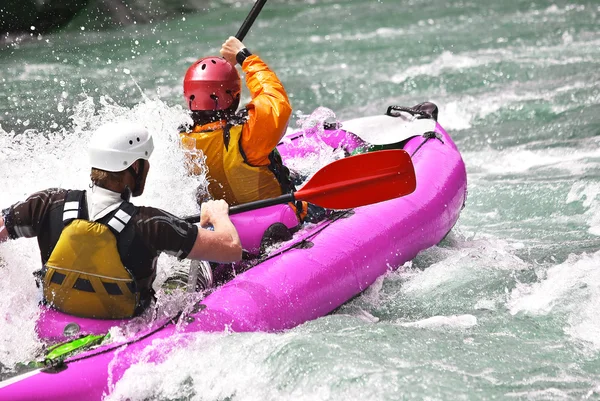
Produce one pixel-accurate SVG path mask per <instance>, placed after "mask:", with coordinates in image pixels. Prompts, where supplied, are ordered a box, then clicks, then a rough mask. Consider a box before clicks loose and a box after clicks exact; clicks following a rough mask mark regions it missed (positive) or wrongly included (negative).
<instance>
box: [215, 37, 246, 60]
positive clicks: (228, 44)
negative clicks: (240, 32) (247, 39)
mask: <svg viewBox="0 0 600 401" xmlns="http://www.w3.org/2000/svg"><path fill="white" fill-rule="evenodd" d="M245 47H246V46H244V44H243V43H242V42H240V41H239V40H238V39H237V38H236V37H234V36H230V37H229V39H227V40H226V41H225V43H223V46H221V56H223V58H224V59H225V60H227V61H228V62H229V64H231V65H236V64H237V61H236V59H235V56H236V55H237V54H238V52H239V51H240V50H242V49H243V48H245Z"/></svg>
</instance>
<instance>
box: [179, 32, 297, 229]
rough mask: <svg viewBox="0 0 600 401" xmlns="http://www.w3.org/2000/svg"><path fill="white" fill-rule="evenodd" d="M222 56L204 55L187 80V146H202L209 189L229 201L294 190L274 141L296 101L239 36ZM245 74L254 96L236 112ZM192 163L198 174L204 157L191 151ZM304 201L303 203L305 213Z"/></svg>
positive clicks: (183, 137)
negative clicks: (190, 123)
mask: <svg viewBox="0 0 600 401" xmlns="http://www.w3.org/2000/svg"><path fill="white" fill-rule="evenodd" d="M221 55H222V56H223V58H221V57H205V58H202V59H200V60H198V61H196V62H195V63H194V64H192V66H191V67H190V68H189V69H188V71H187V73H186V74H185V78H184V81H183V90H184V96H185V100H186V103H187V105H188V107H189V109H190V110H191V111H192V119H193V126H192V127H188V128H187V129H185V130H183V131H182V132H181V133H180V135H181V140H182V143H183V146H184V148H186V149H188V150H196V149H198V150H201V151H202V155H203V156H205V157H206V159H205V161H204V162H205V164H206V166H207V167H208V173H207V178H208V182H209V185H208V191H209V195H210V196H211V197H212V198H213V199H224V200H225V201H226V202H227V203H228V204H230V205H237V204H242V203H247V202H252V201H256V200H260V199H268V198H274V197H277V196H280V195H282V194H283V193H286V192H290V191H291V190H293V185H292V183H291V181H290V178H289V170H288V169H287V168H286V167H285V166H284V165H283V163H282V161H281V157H280V156H279V154H278V153H277V150H276V149H275V147H276V146H277V144H278V143H279V141H280V140H281V138H282V137H283V135H284V134H285V131H286V128H287V124H288V119H289V118H290V115H291V112H292V107H291V105H290V102H289V99H288V96H287V94H286V92H285V89H284V88H283V85H282V84H281V82H280V81H279V79H278V78H277V76H276V75H275V73H274V72H273V71H271V70H270V69H269V67H267V65H266V64H265V63H264V62H263V61H262V60H261V59H260V58H259V57H258V56H257V55H254V54H252V53H250V51H248V49H247V48H246V47H245V46H244V44H243V43H242V42H240V41H239V40H238V39H236V38H235V37H230V38H229V39H227V41H225V43H224V44H223V46H222V47H221ZM236 63H239V64H240V65H241V66H242V70H243V71H244V73H245V74H246V85H247V86H248V89H249V90H250V94H251V96H252V100H251V101H250V103H248V104H247V105H246V107H245V108H244V109H242V110H241V111H240V112H238V113H236V110H237V108H238V106H239V102H240V93H241V80H240V76H239V74H238V72H237V70H236V67H235V65H236ZM189 157H190V164H189V169H190V172H191V173H192V174H200V173H201V172H202V168H201V164H200V163H201V160H198V158H201V157H202V156H201V155H200V156H199V155H198V153H196V152H190V153H189ZM305 208H306V207H305V205H304V204H303V205H301V207H300V208H299V209H301V210H299V213H298V215H299V217H300V218H302V217H304V214H305V212H304V210H305Z"/></svg>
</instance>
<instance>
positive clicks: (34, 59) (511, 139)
mask: <svg viewBox="0 0 600 401" xmlns="http://www.w3.org/2000/svg"><path fill="white" fill-rule="evenodd" d="M250 6H251V4H250V3H248V2H242V3H240V4H237V3H233V4H232V5H229V4H226V3H217V4H215V5H214V7H212V8H210V9H209V10H208V12H206V13H204V14H198V15H188V16H186V17H185V18H181V17H178V18H177V19H175V20H170V21H167V22H162V23H158V24H154V25H143V26H142V25H137V26H131V27H129V28H127V29H124V30H121V31H118V32H101V33H99V32H93V31H91V30H89V29H86V27H85V25H83V26H82V27H81V28H78V27H73V28H74V30H71V31H68V32H63V33H59V34H55V35H52V36H44V37H39V38H34V40H32V41H28V42H23V43H21V44H20V45H13V46H11V47H8V48H6V49H3V50H2V51H0V124H1V126H2V128H3V130H2V131H0V188H1V189H0V207H6V206H8V205H9V204H11V203H13V202H16V201H18V200H20V199H22V198H23V197H24V196H26V195H27V194H28V193H30V192H32V191H34V190H36V189H40V188H44V187H48V186H75V185H78V186H84V185H85V183H86V182H87V177H86V174H87V172H86V169H85V168H83V166H84V165H85V155H84V154H83V152H82V150H83V146H84V145H85V140H84V139H85V138H86V135H88V133H89V130H90V128H92V127H93V126H94V125H95V124H97V123H99V122H101V121H103V120H104V119H107V118H112V117H114V116H116V115H127V116H130V117H134V118H141V119H145V120H146V121H148V122H149V123H150V124H153V126H154V127H156V128H155V131H156V132H161V133H163V136H162V137H160V138H159V143H160V145H161V146H160V147H161V149H163V150H160V151H158V152H157V153H158V154H157V159H156V161H155V162H154V163H155V164H154V166H155V167H157V168H155V169H154V170H153V171H154V173H153V174H154V176H153V177H151V180H152V182H151V183H150V184H152V186H153V187H154V188H157V189H154V190H152V191H151V192H149V193H148V194H146V195H145V198H144V202H145V203H152V204H154V205H156V206H159V207H164V208H166V209H169V210H173V211H175V212H178V213H180V214H187V213H190V212H192V211H193V210H194V209H193V208H194V205H193V200H192V194H193V190H192V189H190V188H191V187H192V186H193V185H191V184H193V183H191V182H190V181H189V178H186V177H185V173H184V172H183V169H182V168H181V166H180V162H181V160H180V159H178V157H179V156H178V153H177V149H176V143H175V142H176V138H174V134H173V132H174V130H175V128H176V127H177V125H178V124H179V123H180V122H182V121H184V120H185V119H186V115H185V113H184V111H183V108H182V105H183V100H182V95H181V91H182V89H181V81H182V77H183V74H184V72H185V70H186V68H187V66H188V65H189V64H190V63H191V62H192V61H194V60H195V59H196V58H198V57H200V56H202V55H205V54H210V53H216V52H217V51H218V49H219V48H220V44H221V43H222V42H223V40H224V39H225V38H226V37H227V36H229V35H233V34H234V33H235V32H236V31H237V29H238V27H239V25H240V23H241V21H243V19H244V18H245V16H246V13H247V12H248V10H249V9H250ZM245 43H246V44H247V46H248V47H249V48H250V49H251V50H252V51H254V52H256V53H259V54H260V55H261V56H262V57H263V58H264V59H265V60H266V61H267V62H268V63H269V64H270V66H272V68H273V69H274V70H275V71H276V72H277V73H278V75H279V77H280V78H281V79H282V81H283V82H284V84H285V87H286V89H287V90H288V92H289V94H290V97H291V101H292V104H293V107H294V110H295V113H296V114H295V116H294V118H293V121H292V123H291V126H292V127H295V122H296V121H297V119H298V117H299V116H300V115H302V114H307V113H310V112H312V111H313V110H314V109H315V108H316V107H318V106H325V107H328V108H330V109H332V110H333V111H335V112H336V114H337V116H338V118H339V119H341V120H344V119H348V118H352V117H359V116H367V115H373V114H381V113H383V112H384V111H385V109H386V107H387V106H388V105H391V104H399V105H406V106H410V105H414V104H417V103H419V102H422V101H433V102H435V103H436V104H438V106H439V108H440V118H439V120H440V123H441V124H442V125H443V126H444V127H445V128H446V129H447V130H448V131H449V133H450V134H451V135H452V136H453V138H454V139H455V141H456V142H457V144H458V146H459V148H460V149H461V151H462V153H463V157H464V159H465V162H466V165H467V171H468V178H469V198H468V200H467V205H466V208H465V209H464V210H463V212H462V215H461V218H460V220H459V222H458V224H457V225H456V227H455V229H454V231H453V232H452V234H451V235H450V236H449V237H448V238H447V239H446V240H445V241H444V242H443V243H442V244H440V246H438V247H435V248H432V249H429V250H427V251H425V252H423V253H422V254H420V255H419V256H418V257H417V258H416V259H415V260H414V261H413V262H412V263H411V264H407V265H406V266H403V267H401V268H400V269H399V270H398V271H397V272H395V273H390V274H389V275H388V276H387V277H385V278H384V279H382V281H381V282H378V283H376V285H374V286H373V287H371V288H370V289H369V290H368V291H367V292H366V293H365V294H363V295H362V296H361V297H359V298H357V299H355V300H353V301H352V302H351V303H349V304H348V305H345V306H344V307H343V308H341V310H339V311H338V312H337V313H336V314H334V315H331V316H328V317H325V318H322V319H319V320H316V321H313V322H309V323H307V324H304V325H302V326H300V327H298V328H296V329H293V330H290V331H288V332H285V333H280V334H265V333H250V334H219V335H201V336H199V337H198V339H197V341H196V342H195V343H194V344H192V345H190V346H189V347H187V348H185V349H180V350H179V351H178V352H175V353H174V354H173V355H171V356H170V358H169V359H168V360H167V361H166V362H165V363H163V364H161V365H158V366H157V365H151V364H139V365H135V366H134V367H133V368H132V369H130V370H129V371H128V373H127V374H126V376H125V377H124V379H123V380H121V381H120V382H119V383H118V384H117V386H116V388H115V392H114V394H113V395H112V396H111V397H109V398H110V399H112V400H116V399H126V398H128V399H132V400H138V399H139V400H142V399H144V400H145V399H157V400H281V399H290V400H291V399H293V400H330V399H334V400H338V399H348V400H365V399H368V400H398V399H405V400H423V399H427V400H454V399H465V400H466V399H468V400H482V399H523V400H525V399H526V400H565V399H566V400H571V399H577V400H579V399H600V380H599V377H600V359H599V356H600V336H599V333H600V320H599V319H598V318H597V314H598V310H600V253H599V252H598V249H599V248H600V238H599V237H598V236H599V235H600V207H599V206H598V201H599V200H600V150H599V144H600V136H599V135H600V5H599V4H598V3H597V2H595V1H579V2H575V1H541V0H528V1H518V0H515V1H506V2H487V1H483V0H472V1H456V2H448V1H441V0H429V1H416V0H414V1H399V0H398V1H363V0H346V1H343V0H340V1H321V0H315V1H311V2H304V1H291V0H290V1H283V0H280V1H278V0H271V1H270V2H269V3H268V4H267V5H266V6H265V9H264V11H263V13H262V14H261V15H260V17H259V19H258V20H257V22H256V24H255V26H254V27H253V28H252V30H251V32H250V34H249V35H248V37H247V38H246V40H245ZM244 96H245V97H246V99H247V97H248V94H247V92H244ZM161 152H162V153H161ZM79 166H82V167H79ZM440 168H443V166H440ZM186 180H187V181H186ZM165 188H169V190H168V191H166V190H165ZM35 252H36V244H35V242H34V241H19V242H12V243H8V244H4V245H2V246H0V259H1V260H0V269H1V270H2V271H3V280H1V281H0V293H2V297H0V315H1V316H3V317H6V318H8V319H9V324H7V325H2V326H0V338H1V339H2V341H0V364H2V365H8V366H11V365H12V364H14V363H16V362H17V361H19V360H24V359H27V358H29V357H31V356H32V355H33V354H34V353H35V352H36V350H37V349H38V348H39V346H40V345H39V343H38V342H37V340H36V338H35V334H34V331H33V330H34V329H33V327H34V326H33V317H34V316H35V313H36V310H35V307H34V304H35V301H36V300H37V299H38V298H39V296H40V295H39V293H38V291H37V289H36V288H35V285H34V284H33V280H32V278H31V275H30V273H31V271H33V270H34V269H35V268H36V267H37V265H38V263H39V257H38V256H37V255H36V253H35ZM160 264H161V267H162V268H163V270H164V271H168V270H169V269H170V268H172V267H173V264H174V262H173V261H172V260H171V259H161V261H160ZM1 265H3V266H1ZM164 274H166V273H164ZM164 274H163V276H162V278H163V279H164ZM15 310H18V311H19V313H18V314H15Z"/></svg>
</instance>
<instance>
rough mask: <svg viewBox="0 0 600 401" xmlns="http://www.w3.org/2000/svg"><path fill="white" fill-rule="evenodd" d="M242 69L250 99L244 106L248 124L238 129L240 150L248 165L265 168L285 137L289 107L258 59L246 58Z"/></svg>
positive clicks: (280, 88) (278, 83)
mask: <svg viewBox="0 0 600 401" xmlns="http://www.w3.org/2000/svg"><path fill="white" fill-rule="evenodd" d="M242 70H243V71H244V72H245V73H246V85H247V86H248V89H249V90H250V95H251V96H252V100H251V101H250V103H248V105H247V106H246V108H247V109H248V122H247V123H246V124H244V128H243V129H242V141H241V145H242V150H243V151H244V152H245V153H246V160H247V161H248V163H249V164H251V165H254V166H266V165H268V164H269V154H270V153H271V152H272V151H273V149H275V147H276V146H277V144H278V143H279V142H280V141H281V138H282V137H283V135H284V134H285V130H286V129H287V124H288V120H289V118H290V116H291V114H292V106H291V105H290V101H289V99H288V96H287V93H286V92H285V89H284V88H283V85H282V84H281V81H279V78H277V76H276V75H275V73H274V72H273V71H271V70H270V69H269V67H267V65H266V64H265V63H264V62H263V61H262V60H261V59H260V58H259V57H258V56H256V55H251V56H249V57H247V58H246V60H245V61H244V64H243V65H242Z"/></svg>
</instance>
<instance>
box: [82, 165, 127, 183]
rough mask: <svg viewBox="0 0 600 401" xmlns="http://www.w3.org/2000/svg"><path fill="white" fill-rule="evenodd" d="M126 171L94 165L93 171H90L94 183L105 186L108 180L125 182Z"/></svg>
mask: <svg viewBox="0 0 600 401" xmlns="http://www.w3.org/2000/svg"><path fill="white" fill-rule="evenodd" d="M125 171H126V170H124V171H118V172H112V171H105V170H100V169H97V168H93V167H92V172H91V173H90V178H91V179H92V183H93V184H94V185H97V186H99V187H105V186H106V183H108V182H113V183H117V182H123V178H124V176H125Z"/></svg>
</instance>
